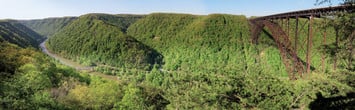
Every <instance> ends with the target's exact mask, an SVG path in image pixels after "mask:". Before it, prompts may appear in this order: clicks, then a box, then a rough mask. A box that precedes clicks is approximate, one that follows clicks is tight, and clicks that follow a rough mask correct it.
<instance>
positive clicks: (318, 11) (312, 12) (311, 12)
mask: <svg viewBox="0 0 355 110" xmlns="http://www.w3.org/2000/svg"><path fill="white" fill-rule="evenodd" d="M340 11H344V12H355V5H341V6H335V7H325V8H315V9H308V10H300V11H293V12H286V13H280V14H274V15H269V16H263V17H258V18H255V19H252V20H256V21H259V20H267V19H285V18H296V17H300V18H306V17H310V16H313V17H320V16H321V15H329V14H333V13H335V12H340Z"/></svg>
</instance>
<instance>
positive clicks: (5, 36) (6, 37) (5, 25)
mask: <svg viewBox="0 0 355 110" xmlns="http://www.w3.org/2000/svg"><path fill="white" fill-rule="evenodd" d="M44 39H45V38H44V37H42V36H41V35H39V34H37V33H36V32H34V31H33V30H31V29H29V28H27V27H26V26H24V25H22V24H21V23H18V22H17V21H11V20H4V21H0V41H7V42H10V43H13V44H17V45H19V46H20V47H28V46H32V47H35V48H37V47H38V45H39V44H40V42H42V41H43V40H44Z"/></svg>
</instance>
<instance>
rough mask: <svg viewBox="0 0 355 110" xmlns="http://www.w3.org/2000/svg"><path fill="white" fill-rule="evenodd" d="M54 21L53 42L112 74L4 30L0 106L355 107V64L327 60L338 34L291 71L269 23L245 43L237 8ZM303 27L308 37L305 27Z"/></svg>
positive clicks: (318, 38) (137, 109) (318, 37)
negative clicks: (307, 64)
mask: <svg viewBox="0 0 355 110" xmlns="http://www.w3.org/2000/svg"><path fill="white" fill-rule="evenodd" d="M305 22H308V21H306V20H305V19H301V20H300V24H305ZM328 22H331V21H328ZM10 24H11V23H10ZM293 24H294V20H293V19H291V27H294V26H292V25H293ZM324 24H326V22H325V21H323V20H321V19H317V20H315V21H314V25H313V26H314V28H316V29H318V30H322V29H327V30H328V31H327V32H328V33H327V36H335V34H336V32H335V31H334V29H333V28H331V27H326V26H325V25H324ZM323 25H324V26H323ZM6 26H7V25H6ZM7 27H11V26H7ZM283 27H285V26H283ZM304 27H307V25H304ZM3 29H4V30H9V29H7V28H3ZM16 29H17V28H16ZM16 29H14V30H13V31H15V32H16V31H18V30H16ZM42 29H44V28H42ZM58 29H59V28H58ZM40 30H41V29H40ZM59 30H60V31H52V32H54V34H53V36H52V37H50V38H49V40H48V42H47V47H48V48H49V50H50V51H52V52H54V53H56V54H58V55H60V56H63V57H66V58H69V59H72V60H74V61H78V62H80V63H82V64H85V65H91V66H96V67H95V70H96V71H98V72H102V73H101V74H103V73H106V74H112V75H116V76H117V80H116V79H105V78H99V77H96V76H94V75H90V76H89V75H87V74H86V72H78V71H76V70H74V69H72V68H68V67H66V66H63V65H60V64H59V63H58V62H57V61H54V60H51V59H49V58H48V57H47V56H45V55H44V54H42V53H40V52H38V50H35V49H31V48H27V46H24V47H25V48H22V47H19V46H17V45H16V42H15V44H10V43H8V42H7V39H4V40H2V41H3V42H0V58H1V59H0V64H1V65H0V69H1V71H0V73H1V77H0V79H1V80H0V109H2V108H5V109H134V110H141V109H307V108H310V109H338V108H341V109H342V108H344V109H354V106H353V103H354V101H353V100H354V98H353V96H354V94H355V92H354V91H355V85H354V81H355V73H354V72H353V71H352V70H351V69H347V68H346V67H345V66H344V67H343V66H342V65H344V64H346V63H347V62H346V60H344V59H341V58H340V57H339V62H341V63H339V66H338V69H336V70H334V69H333V68H332V65H333V61H334V51H333V50H332V48H334V45H335V44H334V42H336V38H334V37H329V38H328V39H327V42H326V44H323V42H322V41H323V39H322V35H323V34H322V33H316V32H315V34H314V37H313V39H312V40H313V43H314V44H313V47H312V49H311V50H312V52H313V53H314V54H313V55H312V61H311V62H312V66H313V67H314V70H313V72H312V73H310V74H303V77H297V78H298V79H297V80H290V79H289V78H288V74H287V73H286V70H285V66H284V64H283V63H282V60H281V56H280V53H279V50H278V48H277V46H276V44H275V43H274V41H273V39H272V36H271V34H270V33H269V31H268V30H267V28H266V29H265V30H264V31H263V33H261V36H260V39H259V41H260V42H259V43H258V44H257V45H256V44H253V43H251V41H250V34H251V33H250V26H249V22H248V19H247V18H246V17H245V16H242V15H227V14H211V15H190V14H169V13H154V14H149V15H144V16H141V15H109V14H87V15H82V16H80V17H78V18H77V19H75V20H73V21H71V22H68V24H67V25H66V26H64V25H63V28H62V29H59ZM294 30H295V29H293V28H291V29H290V31H291V33H290V34H294V33H292V32H293V31H294ZM303 31H304V32H303ZM6 32H7V31H6ZM26 32H27V31H26ZM44 32H45V31H44ZM300 33H301V34H300V37H299V40H300V41H304V40H305V39H306V37H305V36H307V34H308V33H307V32H306V31H305V30H302V31H301V32H300ZM14 35H17V34H14ZM22 35H26V34H21V36H20V38H22V37H24V36H22ZM291 39H292V38H291ZM5 40H6V41H5ZM341 41H342V42H347V41H348V40H341ZM18 44H19V45H20V44H22V43H18ZM345 44H346V43H343V44H340V45H342V46H344V47H346V45H345ZM299 48H300V49H299V50H298V54H299V56H300V57H301V59H302V60H304V59H305V50H304V49H302V48H304V47H302V46H300V47H299ZM336 48H338V47H336ZM339 49H340V46H339ZM323 55H324V57H325V69H321V68H322V65H321V63H320V62H321V61H320V60H321V58H322V57H323ZM339 56H340V55H339ZM335 57H336V56H335ZM344 62H345V63H344ZM82 73H83V74H82ZM88 74H91V73H88ZM98 74H100V73H98Z"/></svg>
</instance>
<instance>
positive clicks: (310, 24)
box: [306, 15, 313, 73]
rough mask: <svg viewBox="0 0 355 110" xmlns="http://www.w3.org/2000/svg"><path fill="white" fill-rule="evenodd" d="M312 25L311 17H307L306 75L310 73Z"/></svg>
mask: <svg viewBox="0 0 355 110" xmlns="http://www.w3.org/2000/svg"><path fill="white" fill-rule="evenodd" d="M312 23H313V15H311V16H310V17H309V25H308V39H307V56H306V60H307V62H306V63H307V73H310V72H311V59H312V58H311V55H312V54H311V50H312V39H313V32H312Z"/></svg>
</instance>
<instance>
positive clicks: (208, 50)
mask: <svg viewBox="0 0 355 110" xmlns="http://www.w3.org/2000/svg"><path fill="white" fill-rule="evenodd" d="M248 27H249V26H248V21H247V18H246V17H245V16H236V15H225V14H213V15H208V16H196V15H188V14H164V13H156V14H151V15H148V16H146V17H145V18H144V19H141V20H139V21H137V22H136V23H135V24H133V25H132V26H130V27H129V28H128V31H127V33H128V35H131V36H134V37H135V38H136V39H138V40H139V41H141V42H143V43H145V44H147V45H148V46H151V47H153V48H154V49H156V50H157V51H159V52H161V53H162V54H163V56H164V63H165V65H164V68H165V69H168V70H189V71H198V70H205V71H207V70H216V69H222V70H240V69H244V68H245V67H244V66H245V65H246V63H247V62H248V61H246V60H248V58H246V57H253V56H251V55H248V54H249V53H245V52H246V51H244V49H248V51H249V50H250V49H251V45H250V44H249V43H248V39H249V28H248ZM249 48H250V49H249ZM245 54H247V56H245ZM238 65H240V66H238Z"/></svg>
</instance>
